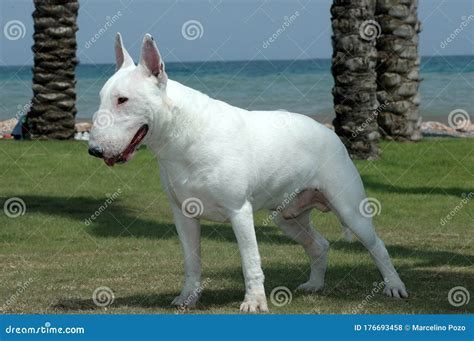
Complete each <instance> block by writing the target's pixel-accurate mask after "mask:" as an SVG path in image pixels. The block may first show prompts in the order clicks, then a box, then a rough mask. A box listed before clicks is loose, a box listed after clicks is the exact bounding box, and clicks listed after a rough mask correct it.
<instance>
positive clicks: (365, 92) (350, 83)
mask: <svg viewBox="0 0 474 341" xmlns="http://www.w3.org/2000/svg"><path fill="white" fill-rule="evenodd" d="M331 14H332V18H331V21H332V29H333V37H332V44H333V55H332V74H333V77H334V83H335V84H334V88H333V91H332V93H333V98H334V110H335V112H336V118H335V119H334V121H333V123H334V128H335V131H336V133H337V134H338V135H339V137H340V138H341V140H342V141H343V143H344V144H345V145H346V147H347V149H348V151H349V154H350V155H351V156H352V157H354V158H359V159H375V158H377V157H378V156H379V148H378V139H379V137H380V134H379V133H378V127H377V117H376V115H377V107H378V102H377V96H376V89H377V84H376V79H377V76H376V72H375V67H376V64H377V51H376V48H375V40H376V38H377V35H378V32H377V30H378V28H377V26H376V23H375V22H374V21H373V20H374V15H375V0H334V1H333V5H332V7H331Z"/></svg>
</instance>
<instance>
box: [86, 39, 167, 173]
mask: <svg viewBox="0 0 474 341" xmlns="http://www.w3.org/2000/svg"><path fill="white" fill-rule="evenodd" d="M115 57H116V72H115V74H114V75H113V76H112V77H111V78H110V79H109V80H108V81H107V82H106V83H105V85H104V87H103V88H102V90H101V91H100V107H99V110H98V111H97V112H96V113H95V114H94V117H93V119H92V130H91V133H90V139H89V154H91V155H93V156H96V157H99V158H103V159H104V161H105V163H106V164H107V165H109V166H113V165H114V164H115V163H117V162H118V163H123V162H126V161H128V160H130V159H131V158H132V156H133V155H134V153H135V150H136V149H137V148H138V146H139V145H140V143H141V142H142V141H143V139H144V138H145V137H146V135H147V134H148V131H149V128H150V126H152V124H153V120H154V113H155V112H157V111H159V110H160V108H161V107H162V106H163V105H164V99H165V91H166V81H167V76H166V72H165V66H164V63H163V61H162V59H161V56H160V53H159V52H158V48H157V47H156V44H155V41H154V40H153V38H152V36H151V35H149V34H146V35H145V37H144V38H143V44H142V51H141V58H140V63H139V64H138V65H135V64H134V62H133V60H132V58H131V57H130V55H129V54H128V52H127V50H125V48H124V46H123V43H122V37H121V36H120V33H117V37H116V39H115Z"/></svg>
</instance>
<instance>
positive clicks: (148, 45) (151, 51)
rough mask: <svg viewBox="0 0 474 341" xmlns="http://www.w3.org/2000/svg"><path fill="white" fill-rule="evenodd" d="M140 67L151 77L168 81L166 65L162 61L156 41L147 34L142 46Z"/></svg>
mask: <svg viewBox="0 0 474 341" xmlns="http://www.w3.org/2000/svg"><path fill="white" fill-rule="evenodd" d="M140 65H141V66H143V68H144V69H145V72H147V73H148V74H149V75H153V76H155V77H157V78H158V79H159V80H166V73H165V64H164V63H163V60H162V59H161V55H160V52H159V51H158V47H156V44H155V40H154V39H153V37H152V36H151V35H150V34H148V33H147V34H145V37H144V38H143V44H142V55H141V57H140Z"/></svg>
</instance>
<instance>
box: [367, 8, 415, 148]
mask: <svg viewBox="0 0 474 341" xmlns="http://www.w3.org/2000/svg"><path fill="white" fill-rule="evenodd" d="M417 6H418V0H390V1H388V0H378V1H377V7H376V20H377V21H378V22H379V23H380V25H381V27H382V35H381V37H380V38H379V39H377V50H378V53H379V60H378V65H377V73H378V78H377V85H378V89H377V97H378V100H379V102H380V103H382V104H383V110H382V111H381V112H380V115H379V116H378V124H379V128H380V132H381V133H382V135H383V136H384V137H386V138H389V139H395V140H411V141H417V140H419V139H421V131H420V127H421V117H420V114H419V110H418V106H419V104H420V96H419V92H418V87H419V83H420V76H419V69H420V57H419V53H418V33H419V32H420V31H421V25H420V22H419V21H418V18H417Z"/></svg>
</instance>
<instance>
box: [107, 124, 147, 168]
mask: <svg viewBox="0 0 474 341" xmlns="http://www.w3.org/2000/svg"><path fill="white" fill-rule="evenodd" d="M147 133H148V124H144V125H142V126H141V127H140V129H138V131H137V132H136V134H135V136H133V138H132V140H131V141H130V143H129V144H128V146H127V148H125V149H124V151H123V152H121V153H120V154H119V155H117V156H115V157H111V158H104V162H105V163H106V164H107V166H113V165H114V164H116V163H125V162H127V161H128V160H129V159H130V158H131V156H132V155H133V153H134V152H135V150H136V149H137V147H138V145H139V144H140V142H142V140H143V139H144V138H145V136H146V134H147Z"/></svg>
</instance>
